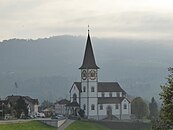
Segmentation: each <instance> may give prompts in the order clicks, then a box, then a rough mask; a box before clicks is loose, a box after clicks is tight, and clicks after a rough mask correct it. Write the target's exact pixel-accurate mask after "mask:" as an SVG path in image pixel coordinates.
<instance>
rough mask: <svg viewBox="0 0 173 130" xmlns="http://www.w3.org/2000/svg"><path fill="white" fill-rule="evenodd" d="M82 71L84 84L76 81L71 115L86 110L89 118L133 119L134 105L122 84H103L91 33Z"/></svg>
mask: <svg viewBox="0 0 173 130" xmlns="http://www.w3.org/2000/svg"><path fill="white" fill-rule="evenodd" d="M79 69H80V73H81V81H80V82H74V83H73V85H72V87H71V88H70V91H69V92H70V103H69V104H68V107H69V114H74V115H77V111H78V110H79V109H82V110H84V112H85V116H86V118H88V119H94V120H104V119H120V120H121V119H130V115H131V102H130V100H129V99H128V98H127V94H126V92H125V91H124V90H123V89H122V88H121V86H120V85H119V84H118V82H99V79H98V77H99V73H98V72H99V69H100V68H99V67H98V66H97V64H96V61H95V57H94V52H93V48H92V44H91V38H90V34H89V30H88V37H87V42H86V48H85V53H84V58H83V63H82V65H81V67H80V68H79Z"/></svg>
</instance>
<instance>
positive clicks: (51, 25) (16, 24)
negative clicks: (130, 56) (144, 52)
mask: <svg viewBox="0 0 173 130" xmlns="http://www.w3.org/2000/svg"><path fill="white" fill-rule="evenodd" d="M88 24H89V25H90V30H91V34H92V36H96V37H99V38H102V37H115V38H116V37H122V38H142V39H171V40H172V39H173V38H172V37H173V0H0V40H5V39H11V38H27V39H28V38H29V39H30V38H32V39H37V38H44V37H50V36H56V35H64V34H72V35H75V36H76V35H86V33H87V26H88Z"/></svg>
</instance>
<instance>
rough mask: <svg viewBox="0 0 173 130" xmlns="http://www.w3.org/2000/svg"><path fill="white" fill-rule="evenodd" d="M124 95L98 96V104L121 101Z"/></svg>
mask: <svg viewBox="0 0 173 130" xmlns="http://www.w3.org/2000/svg"><path fill="white" fill-rule="evenodd" d="M124 98H125V97H99V98H98V104H115V103H121V102H122V101H123V99H124Z"/></svg>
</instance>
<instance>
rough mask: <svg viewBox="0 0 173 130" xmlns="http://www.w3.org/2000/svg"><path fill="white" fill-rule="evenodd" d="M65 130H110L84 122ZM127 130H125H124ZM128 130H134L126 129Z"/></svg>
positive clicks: (147, 129)
mask: <svg viewBox="0 0 173 130" xmlns="http://www.w3.org/2000/svg"><path fill="white" fill-rule="evenodd" d="M65 130H112V129H110V128H107V127H106V126H103V125H100V124H98V123H92V122H86V121H75V122H73V123H72V124H71V125H69V126H68V127H67V128H66V129H65ZM113 130H123V128H122V129H113ZM125 130H127V128H126V129H125ZM128 130H136V129H132V128H128ZM138 130H149V128H140V129H138Z"/></svg>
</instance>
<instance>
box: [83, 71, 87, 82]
mask: <svg viewBox="0 0 173 130" xmlns="http://www.w3.org/2000/svg"><path fill="white" fill-rule="evenodd" d="M82 79H83V80H86V79H87V72H86V70H83V71H82Z"/></svg>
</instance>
